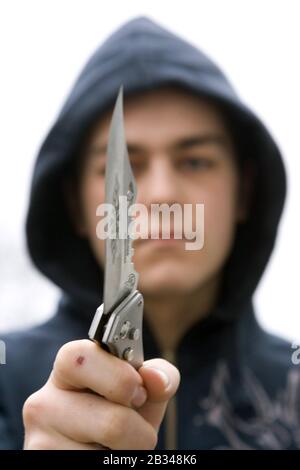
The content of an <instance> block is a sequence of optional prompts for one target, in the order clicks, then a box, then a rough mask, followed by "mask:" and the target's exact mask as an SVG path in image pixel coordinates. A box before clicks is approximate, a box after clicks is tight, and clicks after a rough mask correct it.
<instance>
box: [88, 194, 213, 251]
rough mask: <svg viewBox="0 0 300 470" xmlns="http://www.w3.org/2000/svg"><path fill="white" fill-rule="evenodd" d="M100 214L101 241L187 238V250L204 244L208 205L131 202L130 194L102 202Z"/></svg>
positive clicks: (97, 211) (98, 227) (99, 236)
mask: <svg viewBox="0 0 300 470" xmlns="http://www.w3.org/2000/svg"><path fill="white" fill-rule="evenodd" d="M96 215H97V216H99V217H101V220H100V221H99V222H98V224H97V228H96V234H97V238H98V239H101V240H106V239H107V238H109V239H116V238H118V239H121V240H126V239H127V238H131V239H132V240H136V239H138V238H140V239H149V238H150V239H153V240H158V239H163V240H170V239H175V240H185V249H186V250H201V249H202V248H203V246H204V204H198V203H196V204H183V205H181V204H178V203H174V204H172V205H169V204H166V203H163V204H151V207H150V211H149V209H148V207H147V206H145V205H144V204H132V205H129V202H128V198H127V197H126V196H119V198H118V200H116V203H115V204H108V203H104V204H100V205H99V206H98V207H97V210H96Z"/></svg>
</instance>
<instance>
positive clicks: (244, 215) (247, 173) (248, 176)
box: [237, 159, 256, 223]
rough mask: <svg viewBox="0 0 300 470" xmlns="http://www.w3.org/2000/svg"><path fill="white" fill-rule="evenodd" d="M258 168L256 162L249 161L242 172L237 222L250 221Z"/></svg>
mask: <svg viewBox="0 0 300 470" xmlns="http://www.w3.org/2000/svg"><path fill="white" fill-rule="evenodd" d="M255 173H256V167H255V164H254V161H253V160H251V159H247V160H246V161H245V163H244V165H243V168H242V169H241V171H240V185H239V192H238V199H239V200H238V208H237V222H238V223H245V222H246V221H247V220H248V217H249V212H250V207H251V203H252V200H253V194H254V184H255Z"/></svg>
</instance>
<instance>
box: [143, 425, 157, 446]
mask: <svg viewBox="0 0 300 470" xmlns="http://www.w3.org/2000/svg"><path fill="white" fill-rule="evenodd" d="M157 441H158V436H157V432H156V431H155V429H153V428H152V426H150V429H149V431H148V437H147V444H148V445H147V449H149V448H150V449H155V447H156V446H157ZM147 449H145V450H147Z"/></svg>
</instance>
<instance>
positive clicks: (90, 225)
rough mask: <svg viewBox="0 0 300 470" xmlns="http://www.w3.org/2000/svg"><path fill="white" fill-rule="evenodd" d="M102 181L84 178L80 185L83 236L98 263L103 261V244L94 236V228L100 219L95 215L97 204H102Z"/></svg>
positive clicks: (103, 192) (103, 193) (102, 241)
mask: <svg viewBox="0 0 300 470" xmlns="http://www.w3.org/2000/svg"><path fill="white" fill-rule="evenodd" d="M104 196H105V191H104V179H103V180H102V179H101V180H100V179H99V178H96V177H85V178H83V180H82V185H81V194H80V200H81V213H82V224H83V228H84V234H85V236H86V237H87V238H88V240H89V241H90V244H91V246H92V249H93V252H94V254H95V256H96V258H97V259H98V261H99V262H102V260H103V259H104V250H105V244H104V240H100V239H98V238H97V236H96V227H97V224H98V222H99V220H100V217H99V216H97V215H96V209H97V207H98V205H99V204H102V203H104Z"/></svg>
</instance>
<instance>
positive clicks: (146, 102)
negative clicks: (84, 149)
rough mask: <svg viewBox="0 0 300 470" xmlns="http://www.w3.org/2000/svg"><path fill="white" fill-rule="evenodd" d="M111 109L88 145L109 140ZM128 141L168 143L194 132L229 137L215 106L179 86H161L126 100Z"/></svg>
mask: <svg viewBox="0 0 300 470" xmlns="http://www.w3.org/2000/svg"><path fill="white" fill-rule="evenodd" d="M111 117H112V108H111V109H109V110H108V111H106V112H105V113H104V114H103V115H102V116H101V118H100V119H99V120H98V121H97V122H96V123H95V125H94V126H93V129H92V131H91V133H90V136H89V139H88V140H89V142H93V143H94V142H99V143H101V142H105V141H107V137H108V132H109V127H110V121H111ZM124 121H125V130H126V138H127V139H128V140H137V139H138V140H139V141H143V142H144V143H145V144H146V143H147V142H149V144H150V143H153V141H156V142H159V141H162V143H165V142H167V141H169V140H173V139H174V138H180V137H185V136H186V135H189V134H193V133H199V132H200V133H202V132H203V133H211V132H217V133H219V134H220V133H223V134H225V135H226V134H227V130H226V126H225V123H224V118H223V115H222V113H221V111H220V110H219V108H218V107H217V105H215V104H214V103H212V102H210V101H209V100H208V99H207V98H204V97H200V96H197V95H195V94H193V93H191V92H189V91H186V90H183V89H181V88H177V87H173V86H172V87H171V86H169V87H162V88H159V89H155V90H151V91H147V92H141V93H138V94H135V95H132V96H127V97H125V98H124Z"/></svg>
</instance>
